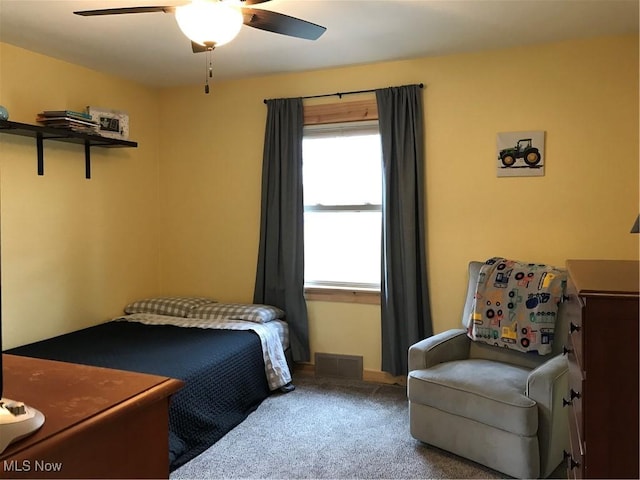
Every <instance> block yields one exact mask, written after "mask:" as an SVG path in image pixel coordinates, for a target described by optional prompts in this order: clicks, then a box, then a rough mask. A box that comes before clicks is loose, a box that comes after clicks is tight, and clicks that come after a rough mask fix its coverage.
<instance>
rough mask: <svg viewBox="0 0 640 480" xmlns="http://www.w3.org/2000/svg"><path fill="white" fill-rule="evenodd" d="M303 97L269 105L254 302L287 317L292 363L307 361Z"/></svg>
mask: <svg viewBox="0 0 640 480" xmlns="http://www.w3.org/2000/svg"><path fill="white" fill-rule="evenodd" d="M303 125H304V117H303V110H302V99H301V98H288V99H276V100H267V126H266V130H265V136H264V154H263V164H262V210H261V218H260V247H259V251H258V268H257V272H256V283H255V291H254V294H253V301H254V303H264V304H268V305H274V306H276V307H279V308H281V309H283V310H284V311H285V312H286V314H287V323H288V324H289V334H290V336H289V338H290V342H291V353H292V356H293V360H294V361H299V362H304V361H308V360H309V325H308V319H307V304H306V303H305V299H304V231H303V220H304V206H303V199H302V128H303Z"/></svg>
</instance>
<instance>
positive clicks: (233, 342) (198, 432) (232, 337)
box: [5, 321, 269, 471]
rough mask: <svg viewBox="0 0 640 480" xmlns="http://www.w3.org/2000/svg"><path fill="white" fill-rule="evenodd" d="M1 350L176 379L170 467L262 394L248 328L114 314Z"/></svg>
mask: <svg viewBox="0 0 640 480" xmlns="http://www.w3.org/2000/svg"><path fill="white" fill-rule="evenodd" d="M5 353H10V354H12V355H22V356H27V357H36V358H44V359H49V360H60V361H65V362H73V363H80V364H85V365H94V366H98V367H107V368H115V369H120V370H129V371H134V372H141V373H151V374H155V375H162V376H166V377H172V378H177V379H180V380H183V381H184V382H185V386H184V387H183V388H182V389H181V390H180V391H178V392H177V393H176V394H174V395H173V397H172V399H171V406H170V409H169V465H170V470H171V471H173V470H175V469H176V468H178V467H180V466H181V465H183V464H184V463H186V462H188V461H189V460H191V459H192V458H194V457H195V456H197V455H199V454H200V453H202V452H203V451H204V450H206V449H207V448H209V447H210V446H211V445H213V444H214V443H215V442H216V441H218V440H219V439H220V438H222V437H223V436H224V435H225V434H226V433H227V432H229V431H230V430H231V429H232V428H233V427H235V426H236V425H238V424H239V423H240V422H242V421H243V420H244V419H245V418H246V417H247V416H248V415H249V414H250V413H251V412H252V411H254V410H255V409H256V408H257V407H258V405H260V403H261V402H262V401H263V400H264V399H265V398H266V397H267V396H268V395H269V386H268V384H267V379H266V375H265V371H264V360H263V356H262V347H261V344H260V339H259V337H258V335H256V334H255V333H254V332H252V331H249V330H246V331H238V330H208V329H200V328H182V327H174V326H170V325H143V324H140V323H131V322H116V321H113V322H108V323H104V324H101V325H97V326H95V327H90V328H86V329H84V330H79V331H76V332H72V333H69V334H66V335H61V336H58V337H55V338H51V339H48V340H43V341H41V342H36V343H32V344H29V345H24V346H22V347H17V348H13V349H10V350H7V351H6V352H5Z"/></svg>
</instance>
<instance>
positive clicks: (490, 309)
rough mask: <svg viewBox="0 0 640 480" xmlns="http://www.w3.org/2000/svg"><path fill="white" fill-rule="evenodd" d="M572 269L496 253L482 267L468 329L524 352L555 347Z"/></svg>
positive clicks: (478, 339) (474, 335) (471, 333)
mask: <svg viewBox="0 0 640 480" xmlns="http://www.w3.org/2000/svg"><path fill="white" fill-rule="evenodd" d="M565 284H566V273H565V272H564V271H562V270H559V269H557V268H555V267H553V266H550V265H541V264H534V263H524V262H519V261H516V260H507V259H505V258H502V257H494V258H491V259H489V260H487V261H486V262H485V264H484V265H482V267H480V273H479V275H478V281H477V284H476V291H475V296H474V304H473V308H472V310H471V315H470V318H469V319H468V323H467V335H468V336H469V338H471V339H472V340H474V341H476V342H483V343H488V344H491V345H495V346H500V347H505V348H509V349H513V350H519V351H521V352H531V353H537V354H538V355H547V354H549V353H551V349H552V345H553V336H554V331H555V324H556V318H557V315H558V304H559V303H560V301H561V300H562V294H563V291H564V287H565Z"/></svg>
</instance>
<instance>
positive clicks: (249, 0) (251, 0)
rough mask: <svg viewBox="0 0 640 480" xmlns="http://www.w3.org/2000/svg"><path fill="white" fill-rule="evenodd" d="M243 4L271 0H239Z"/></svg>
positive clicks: (268, 0)
mask: <svg viewBox="0 0 640 480" xmlns="http://www.w3.org/2000/svg"><path fill="white" fill-rule="evenodd" d="M240 1H241V2H242V4H243V5H257V4H259V3H265V2H270V1H271V0H240Z"/></svg>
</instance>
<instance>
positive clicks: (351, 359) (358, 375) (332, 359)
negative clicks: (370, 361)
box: [315, 353, 362, 380]
mask: <svg viewBox="0 0 640 480" xmlns="http://www.w3.org/2000/svg"><path fill="white" fill-rule="evenodd" d="M315 364H316V375H317V376H319V377H340V378H351V379H355V380H362V357H361V356H357V355H336V354H333V353H316V354H315Z"/></svg>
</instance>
